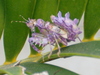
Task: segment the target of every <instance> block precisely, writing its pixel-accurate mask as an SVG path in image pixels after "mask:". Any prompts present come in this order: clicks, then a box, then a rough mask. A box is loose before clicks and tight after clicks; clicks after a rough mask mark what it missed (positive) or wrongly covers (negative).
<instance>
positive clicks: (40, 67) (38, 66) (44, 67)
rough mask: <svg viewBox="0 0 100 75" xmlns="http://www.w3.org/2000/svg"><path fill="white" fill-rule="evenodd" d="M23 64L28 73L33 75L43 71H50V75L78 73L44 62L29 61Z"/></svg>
mask: <svg viewBox="0 0 100 75" xmlns="http://www.w3.org/2000/svg"><path fill="white" fill-rule="evenodd" d="M21 66H24V67H25V68H26V73H27V74H28V75H32V74H34V73H42V72H46V71H47V72H48V74H49V75H66V74H67V75H78V74H76V73H73V72H71V71H69V70H66V69H63V68H60V67H57V66H53V65H49V64H42V63H33V62H27V63H22V64H21Z"/></svg>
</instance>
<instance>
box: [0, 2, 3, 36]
mask: <svg viewBox="0 0 100 75" xmlns="http://www.w3.org/2000/svg"><path fill="white" fill-rule="evenodd" d="M3 28H4V3H3V0H0V38H1V35H2V31H3Z"/></svg>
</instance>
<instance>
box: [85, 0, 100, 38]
mask: <svg viewBox="0 0 100 75" xmlns="http://www.w3.org/2000/svg"><path fill="white" fill-rule="evenodd" d="M99 8H100V1H99V0H88V3H87V7H86V11H85V22H84V40H86V39H87V40H89V39H90V40H93V38H94V36H95V34H96V32H97V31H98V29H99V28H100V10H99Z"/></svg>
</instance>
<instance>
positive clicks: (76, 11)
mask: <svg viewBox="0 0 100 75" xmlns="http://www.w3.org/2000/svg"><path fill="white" fill-rule="evenodd" d="M86 4H87V0H59V8H58V11H61V12H63V14H65V13H67V12H69V13H70V14H71V18H72V19H74V18H77V19H80V18H81V16H82V14H83V12H84V10H85V6H86Z"/></svg>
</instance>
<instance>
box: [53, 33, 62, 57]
mask: <svg viewBox="0 0 100 75" xmlns="http://www.w3.org/2000/svg"><path fill="white" fill-rule="evenodd" d="M54 39H55V41H56V44H57V46H58V52H57V55H58V57H60V53H61V50H60V45H59V43H58V40H57V39H56V36H55V35H54Z"/></svg>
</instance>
